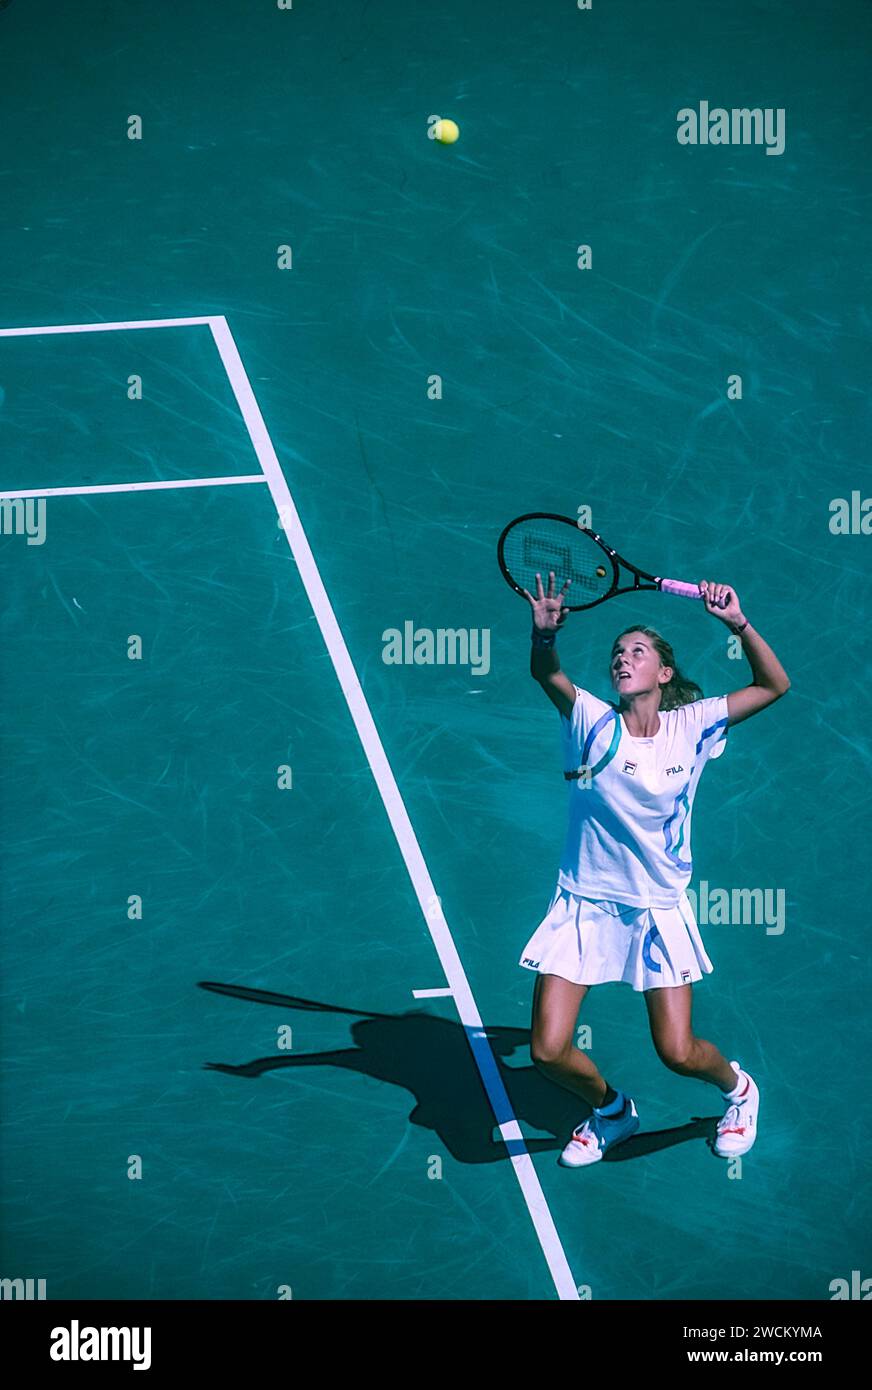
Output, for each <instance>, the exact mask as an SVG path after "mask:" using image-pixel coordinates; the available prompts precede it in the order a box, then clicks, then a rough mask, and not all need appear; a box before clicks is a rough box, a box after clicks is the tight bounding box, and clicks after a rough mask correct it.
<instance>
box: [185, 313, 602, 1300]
mask: <svg viewBox="0 0 872 1390" xmlns="http://www.w3.org/2000/svg"><path fill="white" fill-rule="evenodd" d="M210 326H211V328H212V333H213V335H214V338H215V344H216V346H217V348H218V351H219V353H220V354H221V360H222V362H223V363H224V368H225V370H226V372H227V376H228V379H229V381H230V385H231V387H232V389H233V394H234V395H235V397H236V400H237V403H238V405H239V409H240V411H241V413H242V418H243V420H244V421H245V426H246V428H247V430H248V433H249V435H250V437H251V442H252V445H253V446H254V451H255V453H256V454H257V457H258V459H259V461H260V466H261V468H262V469H263V471H264V474H265V476H266V479H267V482H268V483H269V490H270V493H271V494H272V499H273V502H274V503H275V507H276V511H277V512H278V515H279V519H280V521H281V524H282V527H283V529H284V532H285V535H286V536H287V538H288V545H289V546H290V548H291V552H292V554H293V556H294V559H295V561H296V563H297V568H298V570H299V573H300V578H301V579H302V581H303V584H304V586H305V589H306V593H307V594H308V597H309V602H310V603H311V605H312V611H313V612H314V614H315V618H316V620H317V623H318V626H319V628H320V629H321V635H322V637H323V638H324V641H325V643H326V645H327V651H328V652H329V654H330V660H331V661H332V663H333V668H334V670H335V671H336V675H337V676H338V678H339V684H340V686H341V688H342V693H343V695H344V696H345V699H346V702H347V704H348V709H349V713H350V714H351V717H352V719H353V720H354V725H355V728H356V729H357V733H358V737H359V738H360V741H361V744H362V745H363V751H364V753H365V754H366V759H367V762H368V763H369V766H370V769H371V771H372V775H373V777H374V778H375V781H376V785H377V787H378V789H379V793H380V795H381V799H382V801H383V803H384V808H385V810H386V811H387V814H388V818H389V820H390V823H391V826H392V827H393V831H394V835H395V836H396V839H397V844H398V846H399V850H400V853H401V854H402V856H403V860H404V862H405V865H406V868H407V870H408V872H409V877H410V879H411V880H412V886H413V888H414V890H415V896H416V897H417V899H418V903H419V904H420V907H421V911H422V912H423V914H424V919H425V921H426V922H427V926H428V928H429V931H430V935H431V937H432V939H433V944H434V946H435V947H436V951H437V953H438V955H439V960H440V961H441V963H442V968H443V970H444V971H445V978H446V980H447V981H448V983H449V985H450V987H451V993H452V994H453V995H454V998H455V1000H456V1002H457V1012H458V1014H459V1015H460V1019H461V1022H462V1023H463V1026H464V1029H465V1031H466V1036H467V1039H468V1041H469V1045H470V1048H471V1049H472V1055H473V1057H474V1059H475V1063H476V1066H477V1067H478V1070H479V1073H480V1075H481V1079H482V1082H483V1084H484V1087H485V1090H486V1092H487V1096H488V1099H489V1101H490V1104H491V1108H492V1109H493V1112H494V1117H495V1119H496V1121H497V1124H498V1125H499V1128H500V1133H501V1134H502V1135H503V1138H504V1141H505V1143H506V1148H507V1149H508V1152H509V1155H510V1158H511V1161H512V1166H513V1168H514V1171H515V1176H516V1178H517V1180H518V1183H519V1184H520V1187H521V1191H522V1193H523V1195H524V1200H525V1202H526V1203H527V1209H528V1211H529V1213H530V1216H531V1218H532V1221H533V1225H534V1227H535V1230H536V1234H537V1236H538V1238H539V1244H540V1245H541V1247H542V1253H543V1254H544V1256H545V1259H546V1262H547V1264H548V1268H549V1270H550V1272H551V1277H552V1279H553V1280H554V1284H555V1287H556V1289H557V1292H558V1294H559V1296H560V1298H561V1299H575V1300H578V1290H577V1288H576V1284H575V1280H574V1279H573V1277H572V1271H571V1270H570V1268H569V1262H568V1260H567V1258H566V1252H565V1251H564V1249H563V1246H562V1244H561V1241H560V1237H559V1235H558V1233H557V1228H556V1227H555V1225H554V1219H553V1217H552V1215H551V1211H550V1208H549V1206H548V1203H547V1201H546V1200H545V1194H544V1192H543V1191H542V1187H541V1184H540V1182H539V1177H538V1174H537V1173H536V1169H535V1168H534V1166H533V1160H532V1159H531V1157H530V1155H529V1153H528V1152H527V1147H526V1144H525V1143H524V1138H523V1135H522V1133H521V1129H520V1126H519V1124H518V1121H517V1118H516V1117H515V1113H514V1111H513V1110H512V1105H511V1101H510V1100H509V1097H508V1095H507V1093H506V1088H505V1085H504V1084H503V1079H502V1077H501V1075H500V1073H499V1070H498V1068H497V1065H496V1062H495V1060H494V1055H493V1052H492V1050H491V1047H490V1043H489V1042H488V1040H487V1037H486V1035H485V1033H484V1030H483V1025H482V1021H481V1017H480V1015H479V1012H478V1008H477V1007H476V1003H475V999H474V998H473V995H472V990H471V989H470V987H469V981H468V980H467V978H466V972H465V971H464V969H463V965H462V963H461V960H460V957H459V955H458V954H457V948H456V946H455V944H454V939H453V937H452V935H451V932H450V930H449V927H448V923H447V921H446V920H445V915H444V913H443V911H442V906H441V903H440V901H439V899H438V898H437V896H436V891H435V889H434V887H433V881H432V879H431V878H430V872H429V870H428V868H427V865H426V863H425V862H424V856H423V855H422V853H421V847H420V845H419V844H418V840H417V837H416V835H415V831H414V829H413V827H412V823H411V821H410V820H409V815H408V812H407V811H406V807H405V805H404V804H403V799H402V797H401V795H400V789H399V787H398V786H397V783H396V780H395V778H394V774H393V772H392V770H391V767H390V764H389V762H388V760H387V756H386V754H385V751H384V748H383V747H382V742H381V739H380V737H379V734H378V730H377V729H376V726H375V723H374V721H373V717H372V714H371V713H370V709H369V706H368V704H367V702H366V697H365V696H364V693H363V690H362V688H361V685H360V681H359V680H358V678H357V672H356V671H355V669H354V665H353V663H352V661H351V657H350V655H349V653H348V648H347V647H346V645H345V638H344V637H343V636H342V632H341V630H340V628H339V624H338V623H337V621H336V616H335V614H334V612H333V609H332V607H331V604H330V600H329V598H328V597H327V591H326V589H325V588H324V584H323V582H322V580H321V575H320V573H319V571H318V567H317V565H316V563H315V558H314V556H313V554H312V551H311V549H310V546H309V542H308V539H307V537H306V533H305V531H304V530H303V526H302V522H301V521H300V518H299V515H298V513H297V509H296V506H295V505H294V501H293V498H292V497H291V494H290V491H289V489H288V485H287V482H286V481H285V477H284V474H283V473H282V469H281V465H280V463H279V461H278V458H277V456H276V452H275V449H274V448H273V444H272V440H271V439H270V437H269V434H268V432H267V428H266V425H265V423H264V419H263V416H262V415H261V413H260V407H259V406H258V404H257V401H256V400H255V397H254V392H253V391H252V389H251V383H250V381H249V380H248V376H247V374H246V371H245V367H244V366H243V363H242V359H241V357H240V356H239V351H238V349H237V347H236V343H235V342H234V340H233V336H232V334H231V332H230V328H229V326H228V323H227V320H226V319H225V318H224V317H223V315H222V316H220V317H216V318H213V319H212V320H211V325H210Z"/></svg>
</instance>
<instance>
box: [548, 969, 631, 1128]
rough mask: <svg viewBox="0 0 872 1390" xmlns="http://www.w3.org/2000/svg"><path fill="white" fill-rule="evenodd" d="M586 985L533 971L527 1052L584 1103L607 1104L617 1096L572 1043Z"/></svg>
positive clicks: (593, 1104) (551, 1076) (558, 1082)
mask: <svg viewBox="0 0 872 1390" xmlns="http://www.w3.org/2000/svg"><path fill="white" fill-rule="evenodd" d="M589 989H590V985H574V984H572V982H571V981H570V980H564V979H561V977H560V976H559V975H541V974H540V975H537V976H536V984H535V987H534V990H533V1017H532V1024H531V1032H530V1056H531V1057H532V1059H533V1062H534V1063H535V1065H536V1066H537V1067H538V1068H539V1070H540V1071H541V1072H542V1073H543V1074H544V1075H545V1076H547V1077H548V1079H549V1080H550V1081H555V1082H556V1083H557V1084H558V1085H559V1086H563V1087H565V1088H566V1090H568V1091H573V1092H574V1093H575V1095H577V1096H581V1097H582V1099H583V1100H586V1101H587V1103H588V1105H590V1106H591V1107H593V1106H603V1105H608V1104H609V1103H610V1102H611V1101H613V1100H614V1099H615V1097H616V1096H617V1091H615V1090H614V1089H613V1088H612V1087H611V1086H609V1085H608V1083H607V1082H606V1081H605V1080H604V1079H603V1077H602V1076H601V1075H600V1073H599V1071H598V1069H597V1067H596V1064H595V1063H594V1062H593V1061H592V1060H591V1058H590V1057H588V1056H587V1055H586V1054H585V1053H584V1052H581V1051H580V1050H579V1049H578V1048H577V1047H574V1046H573V1041H572V1039H573V1034H574V1032H575V1026H576V1022H577V1020H578V1011H579V1008H580V1007H581V1001H582V999H583V998H584V996H585V995H586V994H587V991H588V990H589Z"/></svg>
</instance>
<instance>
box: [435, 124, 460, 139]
mask: <svg viewBox="0 0 872 1390" xmlns="http://www.w3.org/2000/svg"><path fill="white" fill-rule="evenodd" d="M459 134H460V126H459V125H458V124H457V122H456V121H437V122H436V124H435V125H434V127H433V139H434V140H438V141H439V142H440V144H442V145H453V144H454V142H455V140H456V139H457V137H458V135H459Z"/></svg>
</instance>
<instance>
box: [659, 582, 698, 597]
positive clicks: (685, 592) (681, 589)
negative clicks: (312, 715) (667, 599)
mask: <svg viewBox="0 0 872 1390" xmlns="http://www.w3.org/2000/svg"><path fill="white" fill-rule="evenodd" d="M660 589H661V592H662V593H664V594H677V595H678V597H679V598H702V590H701V589H700V587H699V585H698V584H683V583H682V581H681V580H680V579H661V580H660Z"/></svg>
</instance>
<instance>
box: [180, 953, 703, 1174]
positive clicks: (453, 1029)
mask: <svg viewBox="0 0 872 1390" xmlns="http://www.w3.org/2000/svg"><path fill="white" fill-rule="evenodd" d="M198 987H199V988H200V989H203V990H207V991H209V992H210V993H215V994H221V995H225V996H227V997H230V998H235V999H240V1000H245V1001H248V1002H252V1003H258V1004H263V1005H265V1006H272V1007H276V1008H282V1009H284V1010H289V1009H292V1010H303V1011H309V1012H318V1013H336V1014H341V1015H345V1016H347V1017H351V1018H353V1019H355V1020H356V1021H355V1022H353V1023H352V1024H351V1026H350V1029H349V1031H350V1033H351V1038H352V1042H353V1046H350V1047H348V1046H346V1047H339V1048H331V1049H327V1050H324V1051H320V1052H306V1053H301V1054H298V1055H294V1054H287V1053H282V1054H280V1055H276V1054H271V1055H269V1056H266V1057H255V1058H251V1059H250V1060H248V1061H246V1062H242V1063H237V1064H231V1063H226V1062H206V1063H205V1064H204V1070H207V1071H216V1072H222V1073H224V1074H225V1075H227V1076H233V1077H237V1078H240V1079H244V1080H256V1079H259V1078H260V1077H262V1076H264V1075H266V1074H267V1073H269V1072H276V1071H285V1070H294V1069H295V1068H298V1067H306V1068H311V1067H341V1068H343V1069H344V1070H346V1071H352V1072H358V1073H360V1074H361V1075H363V1076H369V1077H372V1078H373V1079H374V1080H378V1081H382V1082H384V1083H386V1084H389V1085H393V1086H399V1087H401V1088H403V1089H404V1090H406V1091H408V1092H409V1094H410V1096H411V1097H412V1098H413V1100H414V1105H413V1106H412V1108H411V1110H410V1112H409V1122H410V1123H411V1124H414V1125H417V1126H419V1127H421V1128H423V1129H428V1130H431V1131H432V1132H433V1133H434V1134H435V1135H436V1136H437V1137H438V1139H439V1141H440V1143H441V1144H442V1145H443V1146H444V1148H445V1150H446V1151H447V1152H448V1153H449V1154H450V1155H451V1157H452V1158H454V1159H455V1160H456V1161H457V1162H459V1163H468V1164H473V1163H496V1162H501V1161H505V1160H506V1159H508V1158H510V1157H512V1156H513V1155H515V1154H518V1153H521V1152H523V1151H524V1149H526V1151H527V1152H528V1153H532V1154H536V1153H555V1154H556V1153H558V1152H559V1151H560V1150H561V1149H562V1148H563V1146H564V1144H566V1143H567V1141H568V1139H569V1136H570V1134H571V1132H572V1130H573V1128H574V1127H575V1126H576V1125H578V1124H580V1123H582V1121H583V1120H584V1119H585V1118H587V1116H588V1115H589V1114H590V1113H591V1111H590V1107H589V1106H587V1105H586V1104H585V1102H584V1101H582V1100H581V1099H574V1098H573V1096H572V1094H571V1093H570V1092H568V1091H564V1090H563V1089H562V1088H561V1087H559V1086H557V1085H555V1084H554V1083H553V1082H551V1081H549V1080H548V1079H547V1078H546V1077H544V1076H543V1075H542V1074H541V1072H540V1071H539V1070H538V1069H537V1068H536V1067H535V1066H533V1064H532V1063H530V1065H528V1066H518V1065H511V1066H510V1065H507V1063H506V1061H505V1059H506V1058H507V1057H509V1056H511V1055H512V1054H513V1053H514V1052H516V1051H517V1049H519V1048H523V1049H526V1050H527V1053H528V1055H529V1046H530V1030H529V1028H513V1027H499V1026H496V1027H493V1026H492V1027H485V1029H484V1032H485V1035H486V1037H487V1040H488V1042H489V1044H490V1048H491V1051H492V1052H493V1054H494V1058H495V1061H496V1066H497V1069H498V1072H499V1075H500V1079H501V1080H502V1083H503V1085H504V1087H505V1090H506V1094H507V1095H508V1098H509V1103H510V1105H511V1108H512V1111H513V1113H514V1116H515V1118H516V1119H517V1120H518V1121H519V1123H520V1124H521V1126H522V1130H523V1129H524V1127H526V1128H529V1129H533V1130H538V1131H540V1134H541V1132H542V1131H545V1132H546V1135H548V1136H549V1137H545V1138H542V1137H534V1136H532V1135H531V1136H530V1137H529V1138H527V1137H525V1139H524V1144H523V1146H522V1145H521V1144H520V1143H519V1142H518V1141H517V1140H509V1141H507V1142H505V1141H503V1140H502V1138H501V1137H500V1136H499V1133H498V1131H495V1128H494V1121H495V1116H494V1111H493V1109H492V1108H491V1105H490V1103H489V1101H488V1097H487V1093H486V1092H485V1089H484V1086H483V1085H482V1082H481V1077H480V1075H479V1072H478V1068H477V1067H476V1065H475V1062H474V1060H473V1056H472V1053H471V1050H470V1043H469V1040H468V1039H467V1036H466V1033H467V1030H466V1029H465V1027H464V1026H463V1024H461V1023H458V1022H454V1021H452V1020H450V1019H445V1018H440V1017H439V1016H438V1015H436V1014H431V1013H428V1012H427V1010H426V1009H425V1008H416V1009H412V1010H408V1011H406V1012H403V1013H397V1014H385V1013H373V1012H366V1011H363V1010H357V1009H346V1008H343V1007H341V1006H340V1005H336V1004H329V1003H323V1002H320V1001H317V1000H313V999H304V998H300V997H299V996H296V995H288V994H279V993H274V992H273V991H269V990H260V989H251V988H249V987H247V986H244V985H234V984H221V983H218V982H215V981H207V980H201V981H199V982H198ZM362 1104H365V1101H362ZM498 1118H499V1119H501V1120H505V1119H508V1118H509V1117H508V1116H499V1117H498ZM716 1124H717V1119H716V1118H714V1117H713V1118H712V1119H710V1120H696V1121H694V1122H693V1123H691V1124H689V1125H683V1126H680V1127H679V1128H676V1129H670V1130H662V1131H657V1132H654V1133H648V1134H635V1135H633V1137H632V1138H631V1139H629V1140H626V1141H625V1142H624V1143H623V1144H621V1145H620V1146H618V1147H617V1148H616V1149H614V1150H612V1151H611V1152H608V1153H606V1154H605V1156H604V1159H603V1161H604V1162H626V1161H628V1160H629V1159H631V1158H642V1157H644V1156H645V1155H646V1154H649V1153H654V1152H656V1151H657V1150H659V1149H664V1148H670V1147H672V1146H673V1145H675V1144H680V1143H687V1142H688V1141H689V1140H692V1139H693V1140H699V1139H700V1138H704V1137H707V1136H708V1135H709V1134H713V1133H714V1128H715V1126H716ZM495 1133H496V1138H494V1134H495Z"/></svg>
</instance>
